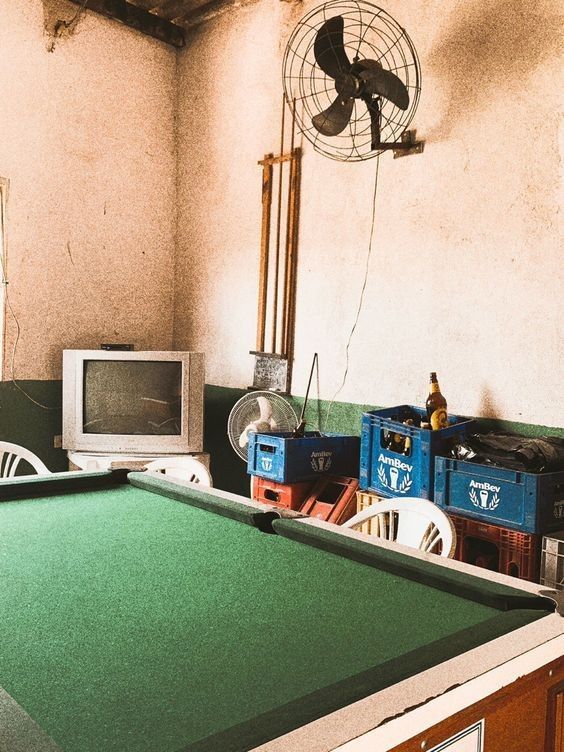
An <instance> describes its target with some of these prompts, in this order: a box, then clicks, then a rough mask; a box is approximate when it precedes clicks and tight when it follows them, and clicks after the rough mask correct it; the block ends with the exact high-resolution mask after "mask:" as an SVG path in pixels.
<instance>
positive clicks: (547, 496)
mask: <svg viewBox="0 0 564 752" xmlns="http://www.w3.org/2000/svg"><path fill="white" fill-rule="evenodd" d="M434 500H435V503H436V504H437V505H438V506H440V507H443V508H444V509H447V510H448V511H449V512H454V513H456V514H460V515H464V516H465V517H472V518H473V519H476V520H481V521H482V522H490V523H491V524H494V525H502V526H503V527H508V528H513V529H515V530H519V531H520V532H523V533H539V534H541V533H548V532H550V531H552V530H560V529H562V528H563V527H564V472H557V473H540V474H536V473H522V472H517V471H515V470H506V469H505V468H502V467H494V466H493V465H479V464H477V463H475V462H463V461H462V460H451V459H447V458H446V457H437V459H436V460H435V499H434Z"/></svg>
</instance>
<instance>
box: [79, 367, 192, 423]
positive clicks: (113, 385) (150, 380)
mask: <svg viewBox="0 0 564 752" xmlns="http://www.w3.org/2000/svg"><path fill="white" fill-rule="evenodd" d="M83 380H84V383H83V427H82V430H83V432H84V433H93V434H121V435H143V436H153V435H155V436H157V435H159V436H160V435H166V436H178V435H180V433H181V426H182V415H181V413H182V400H181V396H182V363H181V362H175V361H169V362H167V361H164V362H151V361H131V360H85V361H84V368H83Z"/></svg>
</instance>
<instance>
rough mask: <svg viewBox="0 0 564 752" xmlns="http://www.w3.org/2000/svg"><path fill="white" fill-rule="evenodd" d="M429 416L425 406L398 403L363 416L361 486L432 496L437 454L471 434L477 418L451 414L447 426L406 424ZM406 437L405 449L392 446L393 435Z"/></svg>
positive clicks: (378, 491)
mask: <svg viewBox="0 0 564 752" xmlns="http://www.w3.org/2000/svg"><path fill="white" fill-rule="evenodd" d="M406 420H412V421H413V422H414V423H415V424H417V423H421V421H426V420H427V413H426V411H425V410H424V409H422V408H419V407H413V406H412V405H399V406H397V407H388V408H384V409H382V410H373V411H371V412H367V413H364V414H363V416H362V430H361V442H360V488H361V489H362V490H363V491H372V492H374V493H376V494H378V495H380V496H384V497H391V496H395V497H400V496H417V497H419V498H423V499H430V500H432V499H433V490H434V470H435V457H436V456H437V455H440V454H448V452H449V450H450V448H451V446H452V445H453V444H455V443H458V442H460V441H462V440H463V439H464V437H465V436H467V435H468V433H469V432H470V430H471V429H472V428H473V426H474V421H473V420H470V419H468V418H459V417H457V416H455V415H451V416H449V419H448V426H447V427H446V428H442V429H440V430H438V431H432V430H431V429H426V428H420V427H419V426H417V425H406V424H405V423H404V421H406ZM394 435H395V436H400V437H403V439H402V441H400V442H399V445H400V447H401V448H402V451H400V452H398V451H395V450H394V448H393V445H392V446H390V445H389V444H390V442H389V439H390V437H391V436H394Z"/></svg>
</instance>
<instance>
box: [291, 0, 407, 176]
mask: <svg viewBox="0 0 564 752" xmlns="http://www.w3.org/2000/svg"><path fill="white" fill-rule="evenodd" d="M335 16H341V17H342V18H343V21H344V31H343V42H344V49H345V52H346V53H347V56H348V58H349V60H350V61H351V62H353V61H355V60H358V59H360V60H369V61H374V60H375V61H377V62H378V63H380V64H381V66H382V67H383V68H384V69H386V70H388V71H390V72H392V73H394V74H395V75H396V76H397V77H398V78H399V79H400V81H402V82H403V84H404V85H405V87H406V89H407V91H408V94H409V104H408V106H407V108H406V109H405V110H402V109H400V108H399V107H398V106H396V105H395V104H393V102H391V101H390V100H388V99H385V98H380V101H379V105H380V113H381V114H380V118H381V119H380V142H381V143H386V145H389V144H395V143H399V142H401V136H402V134H403V133H404V131H405V130H406V128H407V127H408V125H409V123H410V122H411V120H412V119H413V116H414V114H415V110H416V109H417V105H418V103H419V96H420V92H421V70H420V66H419V59H418V57H417V53H416V51H415V47H414V46H413V43H412V41H411V39H410V38H409V36H408V35H407V33H406V31H405V30H404V29H402V27H401V26H399V24H398V23H397V22H396V21H395V20H394V19H393V18H392V17H391V16H390V15H389V14H388V13H386V11H384V10H382V9H381V8H378V7H377V6H375V5H372V3H369V2H366V0H330V2H328V3H325V4H323V5H321V6H318V7H317V8H314V9H313V10H312V11H311V12H310V13H309V14H307V15H306V16H304V18H302V19H301V21H300V22H299V23H298V25H297V26H296V28H295V29H294V31H293V33H292V35H291V36H290V39H289V40H288V43H287V45H286V50H285V52H284V60H283V65H282V71H283V84H284V96H285V98H286V101H287V103H288V106H289V107H290V110H291V111H292V112H293V114H294V117H295V120H296V123H297V124H298V127H299V128H300V130H301V131H302V132H303V134H304V135H305V137H306V138H307V139H308V140H309V141H311V143H312V144H313V146H314V148H315V150H316V151H318V152H319V153H320V154H323V155H324V156H326V157H330V158H331V159H336V160H339V161H342V162H360V161H363V160H365V159H370V158H371V157H375V156H377V155H378V154H381V153H382V151H384V148H386V147H384V148H378V147H377V148H375V149H373V148H372V133H371V117H370V112H369V111H368V108H367V105H366V103H365V102H364V101H363V100H362V99H354V105H353V112H352V115H351V119H350V122H349V124H348V126H347V127H346V128H345V129H344V131H343V132H342V133H340V134H338V135H333V136H324V135H322V134H321V133H320V132H319V131H318V130H317V129H316V128H315V127H314V125H313V123H312V120H313V118H314V117H316V116H319V113H322V112H324V111H325V110H327V109H328V108H329V107H330V105H331V104H332V103H333V102H334V100H335V97H336V91H335V81H334V80H333V79H332V78H331V77H330V76H328V75H327V74H326V73H324V72H323V71H322V70H321V69H320V67H319V66H318V64H317V63H316V60H315V55H314V44H315V39H316V36H317V33H318V31H319V30H320V28H321V27H322V26H323V24H325V23H326V22H327V21H328V20H329V19H330V18H334V17H335ZM388 148H390V146H388Z"/></svg>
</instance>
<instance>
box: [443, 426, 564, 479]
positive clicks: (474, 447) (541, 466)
mask: <svg viewBox="0 0 564 752" xmlns="http://www.w3.org/2000/svg"><path fill="white" fill-rule="evenodd" d="M451 454H452V456H453V457H454V458H455V459H458V460H464V461H465V462H476V463H479V464H481V465H497V466H498V467H505V468H507V469H509V470H518V471H521V472H525V473H552V472H558V471H559V470H564V439H560V438H558V437H556V436H539V437H536V438H528V437H526V436H517V435H515V434H501V433H485V434H480V433H475V434H471V435H470V436H467V437H465V439H464V441H462V442H461V443H459V444H456V445H455V446H454V447H453V448H452V451H451Z"/></svg>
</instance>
